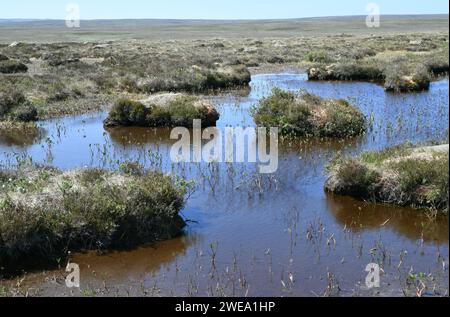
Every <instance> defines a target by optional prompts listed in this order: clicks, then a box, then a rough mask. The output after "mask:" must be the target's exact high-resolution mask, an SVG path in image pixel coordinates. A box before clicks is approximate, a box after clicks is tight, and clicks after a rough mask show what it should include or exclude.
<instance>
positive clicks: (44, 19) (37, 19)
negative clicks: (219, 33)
mask: <svg viewBox="0 0 450 317" xmlns="http://www.w3.org/2000/svg"><path fill="white" fill-rule="evenodd" d="M365 16H366V15H363V14H360V15H329V16H325V15H324V16H309V17H297V18H260V19H258V18H244V19H208V18H189V19H186V18H92V19H80V21H148V20H153V21H213V22H215V21H217V22H220V21H224V22H225V21H289V20H302V19H323V18H352V17H355V18H359V17H365ZM383 16H384V17H408V16H447V17H448V16H449V13H424V14H420V13H404V14H395V13H394V14H381V17H383ZM0 20H2V21H7V20H9V21H18V22H21V21H24V22H25V21H65V19H55V18H1V17H0Z"/></svg>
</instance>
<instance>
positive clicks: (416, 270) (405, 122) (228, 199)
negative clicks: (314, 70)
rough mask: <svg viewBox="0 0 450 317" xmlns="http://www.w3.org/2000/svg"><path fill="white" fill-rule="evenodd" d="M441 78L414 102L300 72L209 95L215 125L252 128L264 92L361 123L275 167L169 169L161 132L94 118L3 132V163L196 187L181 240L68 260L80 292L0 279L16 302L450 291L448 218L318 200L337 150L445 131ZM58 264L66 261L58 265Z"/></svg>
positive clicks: (49, 276) (48, 282)
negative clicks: (329, 101) (132, 170)
mask: <svg viewBox="0 0 450 317" xmlns="http://www.w3.org/2000/svg"><path fill="white" fill-rule="evenodd" d="M448 84H449V83H448V79H443V80H440V81H437V82H435V83H433V84H432V86H431V90H430V91H429V92H424V93H415V94H388V93H386V92H385V91H384V89H383V88H382V87H380V86H377V85H374V84H370V83H340V82H339V83H338V82H335V83H326V82H308V81H307V79H306V76H305V75H299V74H278V75H257V76H254V77H253V80H252V83H251V91H246V92H245V91H239V92H233V93H230V94H228V95H224V96H218V97H213V99H214V102H215V103H216V105H217V107H218V109H219V111H220V113H221V119H220V121H219V123H218V128H219V129H223V128H225V127H227V126H253V125H254V123H253V121H252V119H251V116H250V115H249V109H250V107H251V106H252V105H254V104H255V103H256V102H257V101H258V99H260V98H261V97H263V96H266V95H268V94H269V93H270V91H271V88H272V87H274V86H277V87H280V88H284V89H289V90H292V91H298V90H299V89H306V90H308V91H310V92H312V93H315V94H318V95H320V96H323V97H332V98H346V99H349V100H351V101H352V102H353V103H354V104H356V105H358V107H360V108H361V109H362V111H363V112H364V113H365V114H366V115H367V117H368V118H369V119H370V121H371V122H372V123H373V124H372V128H371V129H370V131H369V132H368V133H367V135H365V136H364V137H361V138H358V139H355V140H348V141H345V142H343V141H341V142H330V141H308V140H304V141H296V142H287V141H286V142H282V143H281V144H280V157H279V158H280V161H279V169H278V171H277V172H276V173H275V174H272V175H261V174H258V168H257V167H258V166H257V165H256V164H250V163H249V164H227V163H223V164H210V165H208V164H197V163H194V164H172V163H171V161H170V157H169V151H170V147H171V145H172V144H173V142H175V141H171V140H170V139H169V133H170V131H169V130H164V129H162V130H154V129H143V128H139V129H137V128H118V129H112V130H109V131H105V130H104V128H103V126H102V120H103V119H104V118H105V117H106V113H98V114H90V115H84V116H79V117H73V118H64V119H58V120H53V121H48V122H45V123H42V133H41V134H40V135H36V136H32V137H30V136H23V137H21V136H18V135H17V134H16V135H1V136H0V159H1V162H2V163H3V164H5V165H12V164H16V162H17V161H18V160H19V161H20V160H22V159H25V158H27V157H32V158H33V161H34V162H40V163H46V164H52V165H55V166H58V167H60V168H62V169H72V168H79V167H84V166H100V167H106V168H116V167H117V165H118V164H119V163H121V162H123V161H125V160H129V161H140V162H141V163H142V164H144V165H145V166H147V167H150V168H154V169H160V170H163V171H165V172H170V173H173V174H176V175H179V176H183V177H186V178H188V179H190V180H193V181H195V184H196V186H195V191H194V192H193V193H192V195H191V196H190V198H189V200H188V203H187V205H186V208H185V209H184V210H183V215H184V217H185V218H187V219H189V220H190V221H189V226H188V228H187V229H186V235H185V236H184V237H180V238H179V239H175V240H172V241H167V242H163V243H158V244H155V245H151V246H148V247H144V248H139V249H137V250H132V251H127V252H113V253H110V254H105V255H99V254H96V253H89V254H74V255H72V257H71V261H72V262H75V263H77V264H79V265H80V267H81V289H68V288H66V286H65V282H64V279H65V275H66V273H65V272H64V270H63V269H61V270H55V271H49V272H37V273H29V274H25V275H24V276H23V277H21V278H18V279H14V280H13V281H3V282H2V284H3V285H6V286H10V287H12V288H13V289H14V290H15V291H16V292H17V294H18V295H24V294H26V292H28V294H29V295H58V296H59V295H77V296H78V295H84V296H91V295H98V296H103V295H107V296H114V295H137V296H142V295H146V296H162V295H189V296H206V295H214V296H246V295H248V296H322V295H339V296H353V295H363V296H365V295H379V296H390V295H395V296H403V295H412V296H414V295H416V294H417V292H418V291H419V293H420V294H422V295H425V296H426V295H429V296H448V287H449V286H448V283H449V282H448V278H449V274H448V264H449V263H448V259H449V226H448V217H447V216H433V215H431V214H427V213H425V212H421V211H417V210H412V209H407V208H398V207H389V206H383V205H373V204H368V203H363V202H358V201H355V200H353V199H350V198H343V197H333V196H329V195H327V194H325V193H324V190H323V185H324V182H325V179H326V176H325V174H324V167H325V166H326V164H327V163H328V162H329V161H330V160H331V159H332V158H333V157H334V156H336V154H337V153H338V152H343V153H351V154H357V153H360V152H361V151H364V150H379V149H383V148H386V147H388V146H392V145H396V144H400V143H403V142H405V141H413V142H420V141H427V140H431V139H433V140H443V139H446V138H447V134H448V120H449V107H448V97H449V96H448ZM369 263H378V264H380V265H381V267H382V270H383V271H382V275H381V288H379V289H370V290H369V289H367V287H366V286H365V285H366V283H365V280H366V276H367V274H368V273H367V272H365V269H366V266H367V265H368V264H369ZM62 266H65V263H64V264H62Z"/></svg>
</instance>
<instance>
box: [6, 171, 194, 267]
mask: <svg viewBox="0 0 450 317" xmlns="http://www.w3.org/2000/svg"><path fill="white" fill-rule="evenodd" d="M186 190H187V187H186V186H185V185H182V183H181V182H175V181H174V180H173V179H172V178H170V177H168V176H164V175H162V174H159V173H155V172H148V171H144V170H143V169H141V168H139V172H136V170H134V172H130V169H124V170H123V171H121V172H118V173H113V172H109V171H105V170H101V169H86V170H78V171H70V172H61V171H59V170H56V169H52V168H36V169H35V168H33V169H24V168H21V169H18V170H13V171H11V170H1V171H0V267H2V268H3V270H4V272H8V271H11V270H12V271H17V270H20V269H23V268H27V266H31V267H34V266H39V265H43V266H45V265H52V264H53V265H54V264H57V263H58V262H59V261H62V260H63V259H64V258H65V257H66V256H67V254H68V251H83V250H108V249H115V248H128V247H133V246H137V245H142V244H145V243H149V242H153V241H157V240H163V239H169V238H173V237H174V236H177V235H179V234H180V233H181V232H182V229H183V228H184V226H185V222H184V220H183V219H182V218H181V216H180V214H179V212H180V210H181V208H182V207H183V204H184V196H185V193H186Z"/></svg>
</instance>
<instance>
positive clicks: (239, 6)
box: [0, 0, 449, 20]
mask: <svg viewBox="0 0 450 317" xmlns="http://www.w3.org/2000/svg"><path fill="white" fill-rule="evenodd" d="M0 1H1V3H0V19H15V18H21V19H65V18H66V17H67V16H68V12H67V11H66V9H67V5H68V4H71V3H75V4H78V7H79V8H80V17H81V19H82V20H83V19H86V20H88V19H286V18H303V17H320V16H342V15H366V14H368V13H367V11H366V6H367V4H369V3H376V4H378V6H379V8H380V12H381V14H435V13H446V14H448V10H449V7H448V0H372V1H371V0H342V1H336V0H68V1H66V0H0Z"/></svg>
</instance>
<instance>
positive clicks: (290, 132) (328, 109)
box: [252, 88, 366, 138]
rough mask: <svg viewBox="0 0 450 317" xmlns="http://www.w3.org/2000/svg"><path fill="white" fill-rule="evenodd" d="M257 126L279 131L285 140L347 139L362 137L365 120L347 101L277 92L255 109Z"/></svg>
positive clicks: (263, 100)
mask: <svg viewBox="0 0 450 317" xmlns="http://www.w3.org/2000/svg"><path fill="white" fill-rule="evenodd" d="M252 114H253V117H254V119H255V122H256V123H257V124H258V125H263V126H265V127H268V128H269V127H279V128H280V129H281V133H282V134H283V135H284V136H313V137H331V138H345V137H354V136H357V135H360V134H362V133H363V132H364V131H365V129H366V118H365V117H364V115H363V114H362V113H361V112H360V111H359V110H358V109H357V108H355V107H353V106H352V105H350V104H349V103H348V102H347V101H345V100H327V99H323V98H321V97H318V96H315V95H312V94H309V93H299V94H295V93H292V92H287V91H283V90H281V89H279V88H274V89H273V91H272V95H271V96H269V97H267V98H264V99H262V100H261V101H260V103H259V104H258V105H257V106H256V107H254V108H253V109H252Z"/></svg>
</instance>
